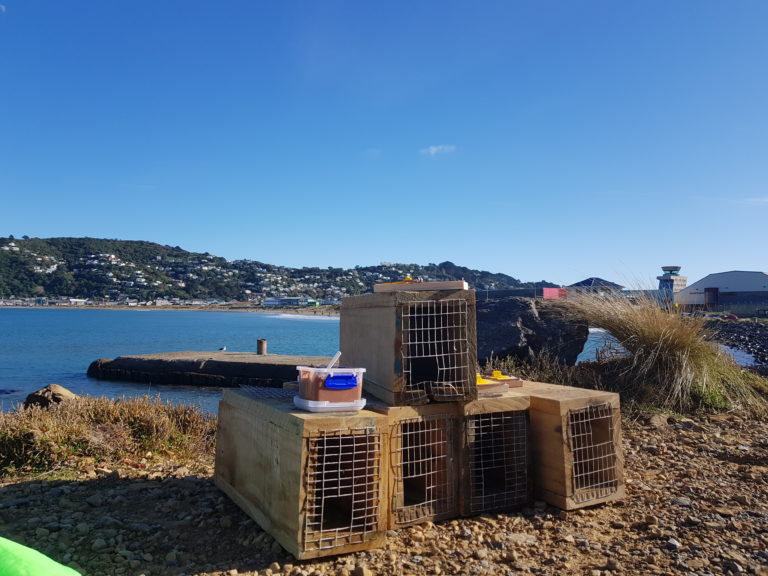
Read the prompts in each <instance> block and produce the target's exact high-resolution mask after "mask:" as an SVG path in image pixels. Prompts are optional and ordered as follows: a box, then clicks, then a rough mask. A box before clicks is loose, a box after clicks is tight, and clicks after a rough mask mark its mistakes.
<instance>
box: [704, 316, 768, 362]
mask: <svg viewBox="0 0 768 576" xmlns="http://www.w3.org/2000/svg"><path fill="white" fill-rule="evenodd" d="M707 329H708V330H710V331H711V332H712V333H713V335H714V338H715V339H716V340H717V341H718V342H721V343H723V344H725V345H726V346H730V347H732V348H736V349H737V350H741V351H742V352H746V353H747V354H750V355H752V357H753V358H754V359H755V363H756V364H757V365H758V366H761V367H768V323H766V322H758V321H754V320H739V321H728V320H710V321H709V322H707Z"/></svg>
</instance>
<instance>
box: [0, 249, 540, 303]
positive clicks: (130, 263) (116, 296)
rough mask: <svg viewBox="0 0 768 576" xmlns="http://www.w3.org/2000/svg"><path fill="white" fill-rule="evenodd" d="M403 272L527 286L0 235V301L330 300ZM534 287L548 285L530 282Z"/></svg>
mask: <svg viewBox="0 0 768 576" xmlns="http://www.w3.org/2000/svg"><path fill="white" fill-rule="evenodd" d="M406 275H410V276H412V277H414V278H422V279H423V280H425V281H430V280H461V279H464V280H466V281H467V282H468V283H469V284H470V286H471V287H473V288H476V289H480V290H487V289H514V288H531V287H533V286H534V284H533V283H530V282H528V283H525V282H521V281H520V280H518V279H516V278H513V277H512V276H507V275H506V274H494V273H491V272H485V271H482V270H472V269H470V268H465V267H463V266H457V265H456V264H454V263H453V262H442V263H440V264H427V265H426V266H422V265H418V264H390V263H382V264H380V265H378V266H356V267H355V268H352V269H343V268H332V267H329V268H288V267H284V266H276V265H273V264H265V263H263V262H259V261H256V260H235V261H232V262H230V261H228V260H226V259H225V258H221V257H219V256H213V255H211V254H208V253H203V254H199V253H194V252H187V251H186V250H183V249H182V248H180V247H179V246H174V247H171V246H163V245H160V244H154V243H152V242H142V241H129V240H108V239H101V238H28V237H26V236H25V237H24V238H21V239H18V238H13V237H12V236H11V237H8V238H0V298H11V297H15V298H30V297H48V298H52V297H75V298H90V299H94V300H103V301H120V300H121V299H123V300H124V299H136V300H140V301H147V300H156V299H161V298H162V299H169V300H170V299H216V300H228V301H231V300H260V299H262V298H266V297H270V296H278V297H280V296H305V297H308V298H315V299H319V300H330V301H333V300H338V299H339V298H341V297H342V296H345V295H349V294H360V293H363V292H367V291H370V290H371V289H372V287H373V284H375V283H378V282H391V281H397V280H402V279H403V278H405V276H406ZM536 286H538V287H542V286H554V284H550V283H548V282H537V283H536Z"/></svg>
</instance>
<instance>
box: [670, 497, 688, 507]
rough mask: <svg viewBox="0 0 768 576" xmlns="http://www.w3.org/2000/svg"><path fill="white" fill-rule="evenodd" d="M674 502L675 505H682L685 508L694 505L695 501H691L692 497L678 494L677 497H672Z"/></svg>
mask: <svg viewBox="0 0 768 576" xmlns="http://www.w3.org/2000/svg"><path fill="white" fill-rule="evenodd" d="M672 504H674V505H675V506H682V507H683V508H690V507H691V506H692V505H693V502H691V499H690V498H686V497H685V496H678V497H677V498H672Z"/></svg>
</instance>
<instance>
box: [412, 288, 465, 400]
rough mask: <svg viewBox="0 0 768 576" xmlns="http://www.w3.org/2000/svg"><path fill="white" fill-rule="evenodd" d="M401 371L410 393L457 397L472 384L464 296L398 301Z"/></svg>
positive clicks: (442, 398) (441, 398)
mask: <svg viewBox="0 0 768 576" xmlns="http://www.w3.org/2000/svg"><path fill="white" fill-rule="evenodd" d="M400 314H401V318H402V347H401V354H402V358H403V375H404V379H405V391H406V392H407V393H408V394H410V395H418V393H419V392H421V393H422V394H425V395H426V394H428V395H429V396H431V397H432V398H434V399H435V400H443V401H450V400H460V399H462V398H465V397H466V396H468V395H469V394H470V392H471V391H472V388H473V387H474V385H475V383H474V380H473V378H474V371H473V370H474V367H470V361H469V334H468V306H467V302H466V300H458V299H446V300H425V301H416V302H407V303H403V304H401V308H400Z"/></svg>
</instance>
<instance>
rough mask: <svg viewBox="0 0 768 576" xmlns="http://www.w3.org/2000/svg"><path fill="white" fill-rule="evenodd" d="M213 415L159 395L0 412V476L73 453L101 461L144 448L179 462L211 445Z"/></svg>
mask: <svg viewBox="0 0 768 576" xmlns="http://www.w3.org/2000/svg"><path fill="white" fill-rule="evenodd" d="M215 433H216V419H215V418H214V417H213V416H211V415H209V414H206V413H204V412H203V411H202V410H200V409H198V408H195V407H192V406H179V405H173V404H170V403H164V402H162V401H161V400H160V399H159V398H149V397H146V396H145V397H140V398H131V399H126V398H123V399H120V400H110V399H108V398H104V397H88V396H84V397H77V398H74V399H71V400H67V401H65V402H62V403H60V404H53V405H51V406H50V407H48V408H40V407H38V406H31V407H29V408H19V409H18V410H16V411H14V412H0V476H2V475H5V474H12V473H15V472H17V471H44V470H50V469H52V468H55V467H58V466H64V465H66V464H67V462H69V461H71V460H72V459H74V458H78V457H91V458H93V459H94V460H96V461H99V462H103V463H105V464H109V463H117V462H120V461H121V460H123V459H125V458H130V457H134V456H143V455H144V454H146V453H147V452H157V453H161V454H163V453H165V454H168V455H171V456H172V457H173V459H174V460H176V461H179V462H184V461H195V460H198V459H200V458H202V457H204V456H205V455H209V454H210V453H211V451H212V449H213V445H214V442H215Z"/></svg>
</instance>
